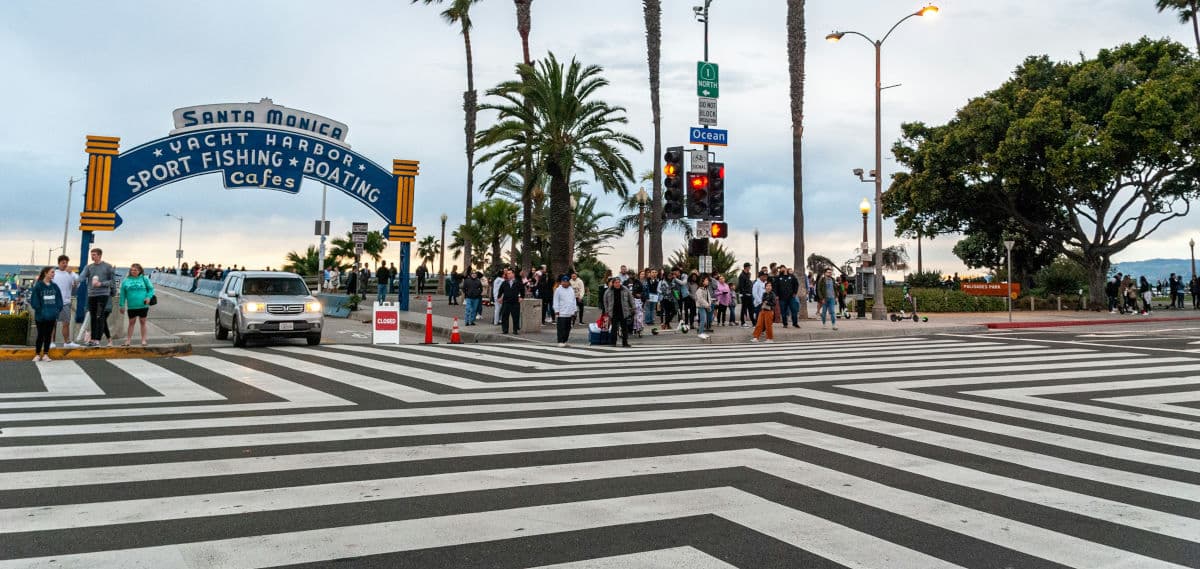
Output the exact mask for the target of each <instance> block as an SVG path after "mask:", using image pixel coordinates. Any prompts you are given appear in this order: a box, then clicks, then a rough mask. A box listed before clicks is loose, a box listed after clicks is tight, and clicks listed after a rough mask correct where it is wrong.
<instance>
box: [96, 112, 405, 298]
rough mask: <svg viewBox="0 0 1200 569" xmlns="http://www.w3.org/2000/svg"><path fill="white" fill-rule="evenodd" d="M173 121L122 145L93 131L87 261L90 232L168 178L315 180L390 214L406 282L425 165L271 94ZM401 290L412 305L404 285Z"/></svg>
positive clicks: (260, 185)
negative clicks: (357, 141) (363, 145)
mask: <svg viewBox="0 0 1200 569" xmlns="http://www.w3.org/2000/svg"><path fill="white" fill-rule="evenodd" d="M174 118H175V126H176V128H175V130H173V131H171V133H170V134H169V135H168V136H167V137H165V138H160V139H157V140H152V141H150V142H147V143H145V144H142V145H139V146H137V147H134V148H132V149H130V150H127V151H125V152H120V139H119V138H116V137H108V136H94V135H93V136H88V137H87V148H86V150H87V153H88V167H87V189H86V192H85V198H84V210H83V213H81V214H80V227H79V228H80V230H81V231H83V245H82V251H81V255H80V258H81V259H87V258H88V255H87V250H88V248H89V247H90V245H91V242H92V238H93V232H95V231H114V230H116V229H117V228H118V227H120V226H121V223H122V221H123V220H122V219H121V217H120V215H119V214H118V213H117V210H119V209H120V208H121V207H123V206H125V205H127V204H129V203H130V202H132V201H134V200H136V199H138V198H140V197H141V196H143V195H146V194H147V193H150V192H152V191H154V190H156V189H159V188H161V187H164V186H166V185H168V184H171V183H174V182H178V181H180V180H185V179H188V178H191V177H193V176H199V175H202V174H210V173H219V174H220V175H221V180H222V182H223V184H224V186H225V188H227V189H240V188H245V189H263V190H275V191H280V192H284V193H290V194H295V193H297V192H299V191H300V187H301V180H302V179H303V178H308V179H310V180H315V181H319V182H321V183H323V184H326V185H328V186H331V187H334V188H336V189H339V190H341V191H342V192H344V193H345V194H346V195H348V196H350V197H351V198H353V199H355V200H357V201H358V202H359V203H361V204H363V205H364V206H366V207H367V208H368V209H370V210H371V211H373V212H375V214H376V215H378V216H379V217H381V218H383V219H384V220H385V221H386V227H385V229H384V231H383V235H384V238H385V239H387V240H389V241H397V242H400V243H401V259H400V265H401V268H400V270H401V277H402V279H403V281H404V282H403V283H402V285H401V288H402V289H406V288H407V287H405V286H404V284H406V282H407V279H404V277H405V276H407V274H408V264H409V263H408V261H409V247H410V244H411V243H412V242H413V241H415V239H416V228H415V227H414V226H413V224H412V223H413V198H414V193H415V179H416V176H417V174H418V173H419V162H417V161H415V160H393V161H392V168H391V169H390V170H388V169H385V168H383V167H381V166H380V165H378V164H376V163H375V162H372V161H371V160H369V159H367V158H366V157H364V156H362V155H361V154H358V153H356V152H354V151H353V150H351V149H350V147H349V145H347V144H346V143H345V138H346V135H347V132H348V131H349V129H348V127H347V126H346V125H344V124H342V123H339V122H337V121H333V120H331V119H327V118H325V117H322V116H320V115H315V114H312V113H307V112H304V111H298V110H295V109H289V108H287V107H282V106H279V105H275V104H274V103H272V102H271V100H270V99H263V100H262V101H260V102H258V103H232V104H218V105H202V106H197V107H185V108H182V109H176V110H175V112H174ZM401 292H402V295H401V302H402V303H403V304H407V303H406V302H405V301H406V300H407V294H404V293H406V292H407V291H406V290H402V291H401ZM405 308H407V307H406V306H405Z"/></svg>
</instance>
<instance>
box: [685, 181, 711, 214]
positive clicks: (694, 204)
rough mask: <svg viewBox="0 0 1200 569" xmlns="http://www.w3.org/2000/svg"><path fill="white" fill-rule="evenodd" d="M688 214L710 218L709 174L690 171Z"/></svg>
mask: <svg viewBox="0 0 1200 569" xmlns="http://www.w3.org/2000/svg"><path fill="white" fill-rule="evenodd" d="M687 215H688V217H691V218H695V219H708V175H707V174H695V173H691V172H689V173H688V175H687Z"/></svg>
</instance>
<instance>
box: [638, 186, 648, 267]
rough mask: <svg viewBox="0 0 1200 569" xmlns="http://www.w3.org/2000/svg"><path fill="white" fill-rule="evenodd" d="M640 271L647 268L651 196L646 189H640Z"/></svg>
mask: <svg viewBox="0 0 1200 569" xmlns="http://www.w3.org/2000/svg"><path fill="white" fill-rule="evenodd" d="M636 197H637V202H638V264H637V266H638V270H639V271H640V270H642V269H645V268H646V262H645V261H646V247H645V243H644V241H645V232H646V202H647V201H649V200H650V195H649V194H647V193H646V188H644V187H643V188H638V193H637V196H636Z"/></svg>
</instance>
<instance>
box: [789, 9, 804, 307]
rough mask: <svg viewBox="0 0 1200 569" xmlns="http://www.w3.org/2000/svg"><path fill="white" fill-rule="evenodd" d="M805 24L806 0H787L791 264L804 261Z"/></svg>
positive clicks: (797, 265) (795, 264)
mask: <svg viewBox="0 0 1200 569" xmlns="http://www.w3.org/2000/svg"><path fill="white" fill-rule="evenodd" d="M804 28H805V26H804V0H787V53H788V83H789V90H790V101H791V116H792V264H793V266H796V267H800V266H803V265H804V168H803V165H804V161H803V158H804V152H803V150H804V58H805V54H806V52H807V50H808V37H807V36H806V35H805V30H804ZM801 288H803V287H801ZM807 296H808V291H807V290H805V291H802V292H801V293H800V298H801V299H804V298H806V297H807ZM800 317H801V318H808V303H807V302H801V303H800Z"/></svg>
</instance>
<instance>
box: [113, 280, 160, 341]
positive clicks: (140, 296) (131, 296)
mask: <svg viewBox="0 0 1200 569" xmlns="http://www.w3.org/2000/svg"><path fill="white" fill-rule="evenodd" d="M155 302H156V301H155V299H154V284H153V283H151V282H150V279H149V278H147V277H146V274H145V273H144V272H142V266H141V265H139V264H137V263H133V264H132V265H129V276H127V277H125V280H123V281H121V301H120V306H121V314H125V312H126V309H128V311H129V329H128V330H126V331H125V343H124V344H121V345H122V346H128V345H129V341H130V340H132V339H133V326H134V324H140V326H139V327H140V329H141V331H142V347H143V348H144V347H146V317H147V316H149V315H150V305H151V304H155Z"/></svg>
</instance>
